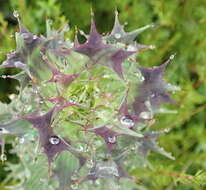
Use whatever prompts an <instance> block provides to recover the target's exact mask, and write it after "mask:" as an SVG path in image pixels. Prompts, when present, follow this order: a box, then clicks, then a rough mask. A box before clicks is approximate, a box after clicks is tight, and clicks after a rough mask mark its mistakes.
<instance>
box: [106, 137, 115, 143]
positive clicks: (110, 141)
mask: <svg viewBox="0 0 206 190" xmlns="http://www.w3.org/2000/svg"><path fill="white" fill-rule="evenodd" d="M108 142H109V143H112V144H113V143H116V137H115V136H110V137H108Z"/></svg>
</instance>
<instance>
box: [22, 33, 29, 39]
mask: <svg viewBox="0 0 206 190" xmlns="http://www.w3.org/2000/svg"><path fill="white" fill-rule="evenodd" d="M21 37H22V38H24V39H28V38H30V35H29V34H28V33H23V34H21Z"/></svg>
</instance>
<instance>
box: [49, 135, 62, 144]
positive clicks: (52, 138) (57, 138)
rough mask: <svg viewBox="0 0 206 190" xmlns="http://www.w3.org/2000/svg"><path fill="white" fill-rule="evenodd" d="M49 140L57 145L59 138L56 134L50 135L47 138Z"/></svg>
mask: <svg viewBox="0 0 206 190" xmlns="http://www.w3.org/2000/svg"><path fill="white" fill-rule="evenodd" d="M49 142H50V143H51V144H53V145H57V144H59V143H60V139H59V137H57V136H52V137H50V138H49Z"/></svg>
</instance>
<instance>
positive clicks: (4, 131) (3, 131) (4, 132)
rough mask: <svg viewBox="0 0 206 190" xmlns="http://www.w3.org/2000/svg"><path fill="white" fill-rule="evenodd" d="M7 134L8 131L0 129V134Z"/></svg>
mask: <svg viewBox="0 0 206 190" xmlns="http://www.w3.org/2000/svg"><path fill="white" fill-rule="evenodd" d="M8 133H9V131H8V130H6V129H5V128H3V127H1V128H0V134H8Z"/></svg>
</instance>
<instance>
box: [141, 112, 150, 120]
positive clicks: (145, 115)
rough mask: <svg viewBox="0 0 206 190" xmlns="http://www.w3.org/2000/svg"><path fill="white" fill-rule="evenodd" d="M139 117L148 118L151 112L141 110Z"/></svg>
mask: <svg viewBox="0 0 206 190" xmlns="http://www.w3.org/2000/svg"><path fill="white" fill-rule="evenodd" d="M140 117H141V118H143V119H149V118H151V114H150V113H149V112H141V113H140Z"/></svg>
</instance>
